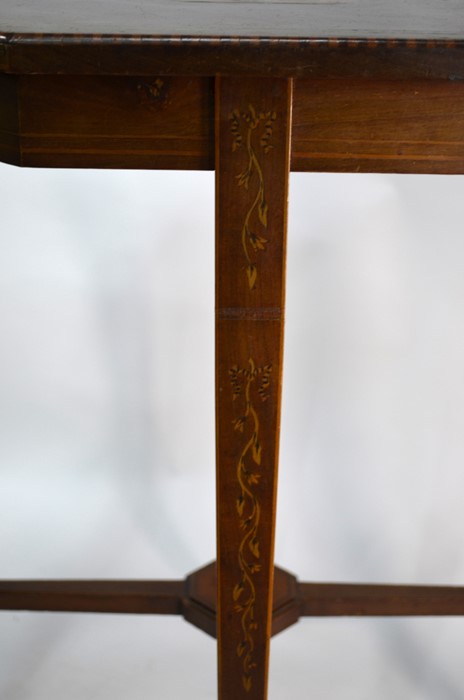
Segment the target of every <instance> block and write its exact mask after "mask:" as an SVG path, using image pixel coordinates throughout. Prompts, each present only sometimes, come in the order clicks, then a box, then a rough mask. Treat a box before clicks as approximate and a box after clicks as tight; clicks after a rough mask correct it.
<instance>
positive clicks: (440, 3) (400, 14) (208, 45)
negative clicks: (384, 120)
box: [0, 0, 464, 79]
mask: <svg viewBox="0 0 464 700" xmlns="http://www.w3.org/2000/svg"><path fill="white" fill-rule="evenodd" d="M463 27H464V6H463V5H461V4H460V3H456V2H454V3H453V6H452V8H450V3H449V0H407V2H405V1H404V0H389V1H388V2H386V1H385V0H293V1H285V0H283V1H281V2H279V1H273V0H268V1H267V2H263V0H255V1H253V0H248V1H247V2H230V1H228V2H226V1H223V2H221V1H213V0H134V2H130V3H128V2H125V1H124V0H99V2H91V0H84V1H81V2H79V3H77V2H73V1H71V0H22V2H21V3H19V4H18V3H14V2H12V0H8V1H7V2H4V3H3V6H2V14H1V18H0V41H1V43H0V68H2V69H3V70H4V71H7V72H12V73H51V74H55V73H57V72H58V73H68V74H73V73H74V74H83V73H84V74H98V75H101V74H104V73H113V74H125V75H127V74H133V75H134V74H135V75H143V74H145V75H147V74H148V75H150V74H156V73H158V72H162V73H163V74H177V75H192V74H193V75H209V76H210V75H216V74H218V73H222V74H229V75H239V74H242V75H274V76H277V75H279V76H288V77H297V76H300V77H302V76H306V77H337V76H338V77H340V76H342V75H343V76H350V77H355V76H363V77H367V76H369V75H371V76H372V77H376V78H380V77H395V78H400V79H403V78H405V77H407V76H409V77H419V76H422V77H426V78H432V77H439V78H459V79H461V78H462V75H463V68H462V66H463V61H462V56H463V51H464V46H463V39H464V30H463Z"/></svg>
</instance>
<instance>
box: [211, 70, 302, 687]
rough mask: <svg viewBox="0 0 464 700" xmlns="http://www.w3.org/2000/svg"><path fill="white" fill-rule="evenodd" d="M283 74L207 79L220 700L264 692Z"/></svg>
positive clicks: (280, 279)
mask: <svg viewBox="0 0 464 700" xmlns="http://www.w3.org/2000/svg"><path fill="white" fill-rule="evenodd" d="M290 120H291V81H288V80H286V79H277V80H276V79H266V78H265V79H243V78H240V79H236V78H218V79H217V82H216V176H217V188H216V197H217V200H216V212H217V214H216V216H217V224H216V411H217V514H218V620H217V624H218V628H217V632H218V653H219V659H218V661H219V698H220V700H241V699H242V698H247V699H250V700H265V698H266V696H267V674H268V660H269V639H270V634H271V613H272V586H273V581H272V577H273V564H274V562H273V548H274V530H275V497H276V486H277V460H278V445H279V416H280V395H281V372H282V342H283V308H284V270H285V234H286V209H287V190H288V175H289V150H290Z"/></svg>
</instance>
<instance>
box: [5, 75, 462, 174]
mask: <svg viewBox="0 0 464 700" xmlns="http://www.w3.org/2000/svg"><path fill="white" fill-rule="evenodd" d="M0 101H1V104H2V105H3V109H2V110H1V111H0V157H1V158H2V160H4V161H6V162H10V163H15V164H17V165H24V166H32V167H67V168H119V167H121V168H122V167H124V168H150V167H152V165H153V164H156V167H157V168H171V169H172V168H174V169H196V170H212V169H214V80H213V78H197V77H172V78H170V77H160V76H158V77H156V76H153V77H150V78H146V77H143V76H130V77H123V76H103V77H102V76H99V77H96V76H72V77H69V76H37V75H34V76H29V75H27V76H9V75H0ZM108 115H110V118H108ZM463 121H464V82H460V81H444V80H403V81H393V80H389V81H386V80H382V81H374V80H372V79H358V80H353V81H349V82H348V81H346V80H330V81H328V80H295V81H294V98H293V128H292V146H291V168H292V170H299V171H313V172H316V171H317V172H352V171H357V172H387V173H451V174H454V173H464V136H463V130H462V123H463Z"/></svg>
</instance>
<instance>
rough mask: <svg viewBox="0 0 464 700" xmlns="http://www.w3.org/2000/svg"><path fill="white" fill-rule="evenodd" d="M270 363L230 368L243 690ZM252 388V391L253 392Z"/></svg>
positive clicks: (250, 664)
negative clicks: (261, 411)
mask: <svg viewBox="0 0 464 700" xmlns="http://www.w3.org/2000/svg"><path fill="white" fill-rule="evenodd" d="M271 372H272V365H270V364H269V365H265V366H263V367H257V366H256V364H255V362H254V361H253V359H252V358H250V359H249V360H248V367H245V368H239V367H238V366H234V367H232V369H230V370H229V376H230V382H231V386H232V395H233V399H234V401H240V402H241V405H242V410H241V412H240V414H239V415H238V416H237V417H236V418H235V419H234V421H233V427H234V430H236V431H238V432H239V433H243V435H244V436H246V438H244V445H243V448H242V450H241V453H240V456H239V458H238V461H237V481H238V485H239V492H238V496H237V500H236V510H237V515H238V517H239V523H240V529H241V530H242V531H243V537H242V539H241V542H240V546H239V550H238V563H239V567H240V580H239V581H238V583H236V585H235V586H234V589H233V594H232V595H233V600H234V603H235V611H236V612H237V613H238V614H240V615H241V627H242V638H241V640H240V642H239V644H238V646H237V655H238V657H239V658H240V659H241V660H242V669H243V671H242V681H243V686H244V688H245V690H246V691H250V690H251V686H252V672H253V669H254V668H256V663H255V661H254V649H255V642H254V637H253V632H254V631H255V630H256V629H257V628H258V623H257V622H256V620H255V603H256V587H255V583H254V580H253V577H254V575H255V574H256V573H258V572H259V571H260V569H261V564H260V549H259V523H260V519H261V507H260V504H259V501H258V498H257V495H256V492H255V487H256V485H257V484H259V481H260V478H261V474H260V473H259V467H260V466H261V453H262V445H261V440H260V422H259V415H258V410H257V409H256V406H255V402H254V400H253V395H256V394H257V397H258V400H260V401H262V402H264V401H266V400H267V399H268V397H269V394H268V390H269V385H270V376H271ZM253 389H254V391H253Z"/></svg>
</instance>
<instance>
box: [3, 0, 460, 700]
mask: <svg viewBox="0 0 464 700" xmlns="http://www.w3.org/2000/svg"><path fill="white" fill-rule="evenodd" d="M292 86H293V92H292ZM463 123H464V4H463V3H457V2H454V3H452V7H451V3H450V2H449V0H389V2H386V0H281V1H280V2H279V1H277V0H267V1H263V0H246V1H241V0H234V1H232V2H231V1H230V0H229V1H223V2H221V1H213V0H134V1H133V2H130V3H128V2H126V1H125V0H99V2H94V1H91V0H81V1H80V2H75V1H72V0H21V2H19V3H18V2H13V0H3V2H2V8H1V12H0V159H1V160H2V161H4V162H7V163H11V164H16V165H22V166H32V167H70V168H88V167H92V168H186V169H216V173H217V207H216V209H217V226H216V229H217V243H216V249H217V258H216V302H217V309H216V339H217V340H216V348H217V354H216V402H217V496H218V498H217V512H218V568H217V580H218V582H217V580H216V568H215V567H214V566H213V565H211V566H209V567H205V568H204V569H201V570H200V571H198V572H194V573H193V574H192V575H191V576H189V577H188V578H187V580H186V582H183V581H171V582H169V581H167V582H166V581H164V582H163V581H159V582H149V581H145V582H124V581H120V582H104V581H97V582H95V581H94V582H92V581H90V582H81V581H75V582H69V581H68V582H57V581H54V582H50V581H49V582H24V581H16V582H12V581H10V582H3V583H1V584H0V607H1V608H2V609H33V610H55V611H58V610H67V611H70V610H72V611H80V612H84V611H87V612H131V613H133V612H139V613H143V614H145V613H161V614H182V615H184V617H185V619H186V620H188V621H189V622H192V623H193V624H195V625H196V626H197V627H199V628H200V629H203V630H205V631H206V632H208V633H209V634H211V635H215V634H217V636H218V649H219V700H241V699H242V698H245V697H246V698H250V700H266V696H267V668H268V657H269V638H270V635H271V632H272V633H275V632H277V631H279V630H281V629H284V628H285V627H288V626H290V625H291V624H293V623H294V622H296V620H297V619H298V617H299V616H308V615H317V616H324V615H451V614H453V615H461V614H462V613H463V595H464V594H463V591H464V589H463V588H450V587H418V586H382V585H375V586H374V585H367V584H330V583H329V584H325V583H317V584H316V583H297V582H296V579H295V577H293V576H292V575H291V574H288V573H287V572H281V570H279V569H275V567H274V562H273V544H274V528H275V495H276V485H277V453H278V440H279V414H280V394H281V369H282V339H283V317H284V313H283V309H284V286H285V285H284V277H285V274H284V271H285V229H286V197H287V182H288V174H289V170H290V168H291V169H293V170H300V171H319V172H331V171H333V172H388V173H464V147H463V144H464V136H463V129H462V125H463ZM274 572H275V574H274ZM216 589H218V590H217V599H216Z"/></svg>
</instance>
